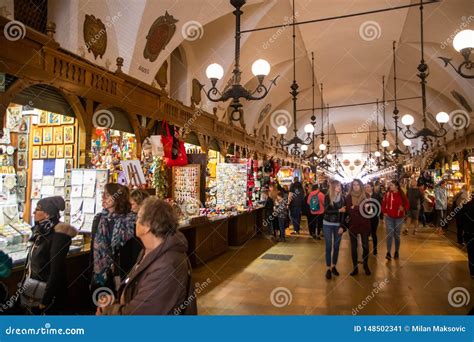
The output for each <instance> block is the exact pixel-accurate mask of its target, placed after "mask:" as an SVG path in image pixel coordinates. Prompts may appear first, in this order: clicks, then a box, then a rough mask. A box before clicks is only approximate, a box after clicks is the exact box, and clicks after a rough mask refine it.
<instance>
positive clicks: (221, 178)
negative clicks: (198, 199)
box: [216, 163, 247, 208]
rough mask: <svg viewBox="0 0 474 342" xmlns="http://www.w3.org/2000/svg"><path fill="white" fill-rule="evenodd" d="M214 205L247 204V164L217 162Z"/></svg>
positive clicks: (227, 206)
mask: <svg viewBox="0 0 474 342" xmlns="http://www.w3.org/2000/svg"><path fill="white" fill-rule="evenodd" d="M216 183H217V191H216V207H218V208H231V207H239V208H244V207H246V206H247V165H246V164H228V163H221V164H217V178H216Z"/></svg>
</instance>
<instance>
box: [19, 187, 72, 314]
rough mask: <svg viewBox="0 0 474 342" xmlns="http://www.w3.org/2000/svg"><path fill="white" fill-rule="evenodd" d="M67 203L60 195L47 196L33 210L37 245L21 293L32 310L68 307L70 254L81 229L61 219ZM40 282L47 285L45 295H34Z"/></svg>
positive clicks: (56, 310)
mask: <svg viewBox="0 0 474 342" xmlns="http://www.w3.org/2000/svg"><path fill="white" fill-rule="evenodd" d="M65 205H66V204H65V202H64V199H63V198H62V197H60V196H54V197H47V198H43V199H41V200H39V201H38V203H37V205H36V209H35V211H34V212H33V214H34V219H35V225H34V227H33V235H32V237H31V239H30V241H31V242H32V243H33V244H32V246H31V247H30V249H29V251H28V256H27V261H26V267H25V272H26V273H25V279H24V282H23V287H22V288H23V289H24V291H23V293H22V296H21V302H22V305H23V306H24V307H25V308H27V309H28V310H29V311H30V312H31V313H37V314H40V313H48V314H60V313H63V310H64V309H65V308H66V307H67V286H68V284H67V278H66V276H67V271H66V257H67V254H68V252H69V246H70V245H71V239H72V238H73V237H74V236H76V234H77V231H76V230H75V229H74V228H73V227H71V226H70V225H68V224H65V223H61V222H59V219H60V213H59V212H60V211H62V210H64V208H65ZM38 284H39V285H40V286H39V287H42V286H44V285H41V284H45V285H46V287H45V290H44V294H43V295H42V298H36V296H34V295H32V294H33V292H34V291H33V290H34V289H33V287H35V288H37V287H36V285H38ZM30 286H31V287H32V288H29V287H30ZM37 294H38V293H37Z"/></svg>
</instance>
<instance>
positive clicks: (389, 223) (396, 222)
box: [385, 216, 404, 253]
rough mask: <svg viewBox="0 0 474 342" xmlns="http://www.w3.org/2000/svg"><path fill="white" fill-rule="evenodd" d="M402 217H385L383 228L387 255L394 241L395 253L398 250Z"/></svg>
mask: <svg viewBox="0 0 474 342" xmlns="http://www.w3.org/2000/svg"><path fill="white" fill-rule="evenodd" d="M403 221H404V219H403V217H400V218H393V217H388V216H385V227H386V228H387V253H391V252H392V241H393V239H395V252H398V251H399V250H400V232H401V230H402V226H403Z"/></svg>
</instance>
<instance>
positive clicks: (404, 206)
mask: <svg viewBox="0 0 474 342" xmlns="http://www.w3.org/2000/svg"><path fill="white" fill-rule="evenodd" d="M388 187H389V188H388V191H387V193H386V194H385V196H384V198H383V201H382V212H383V213H384V215H385V227H386V229H387V255H386V257H385V258H386V259H387V260H392V242H393V240H394V239H395V254H394V258H395V259H398V258H399V252H400V231H401V229H402V225H403V221H404V218H405V215H406V212H407V211H408V209H409V208H410V205H409V203H408V199H407V197H406V195H405V193H404V192H403V190H402V189H401V187H400V183H399V182H398V181H396V180H392V181H391V182H390V183H389V186H388Z"/></svg>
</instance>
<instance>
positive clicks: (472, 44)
mask: <svg viewBox="0 0 474 342" xmlns="http://www.w3.org/2000/svg"><path fill="white" fill-rule="evenodd" d="M453 47H454V49H455V50H456V51H457V52H459V53H460V54H461V55H462V56H463V58H464V61H463V62H462V63H461V64H459V66H458V67H457V68H456V67H455V66H454V64H453V63H451V60H452V58H447V57H438V58H439V59H441V60H442V61H443V62H444V67H447V66H448V65H451V66H452V67H453V69H454V70H455V71H456V72H457V73H458V74H459V76H461V77H464V78H474V74H472V75H468V74H466V73H464V71H463V69H465V70H467V71H470V72H471V73H472V70H473V69H474V62H473V61H471V59H470V57H471V52H472V50H473V49H474V30H464V31H461V32H459V33H458V34H457V35H456V36H455V37H454V40H453Z"/></svg>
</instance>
